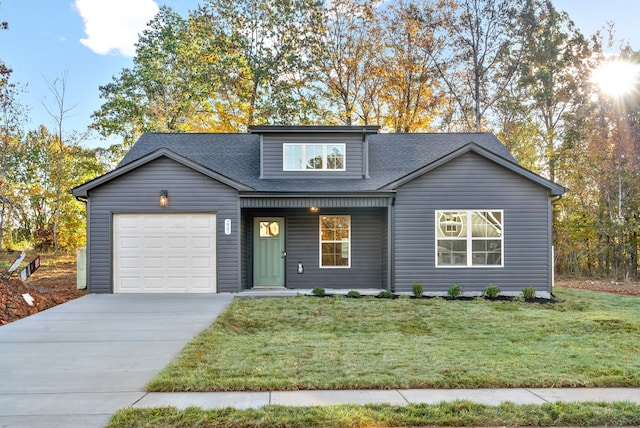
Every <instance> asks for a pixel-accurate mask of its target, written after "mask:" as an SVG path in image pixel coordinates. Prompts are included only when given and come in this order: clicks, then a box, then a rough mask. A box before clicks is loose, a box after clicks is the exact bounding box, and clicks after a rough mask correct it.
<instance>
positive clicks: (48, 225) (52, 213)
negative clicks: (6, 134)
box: [10, 126, 105, 250]
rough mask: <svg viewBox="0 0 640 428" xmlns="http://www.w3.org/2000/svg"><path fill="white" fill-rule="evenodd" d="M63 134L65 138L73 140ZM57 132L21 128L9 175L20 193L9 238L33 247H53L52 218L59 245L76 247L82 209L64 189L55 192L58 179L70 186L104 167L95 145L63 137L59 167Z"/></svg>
mask: <svg viewBox="0 0 640 428" xmlns="http://www.w3.org/2000/svg"><path fill="white" fill-rule="evenodd" d="M74 139H75V138H74V137H73V136H72V137H69V138H67V139H66V140H65V141H73V140H74ZM59 141H60V140H59V138H58V135H57V134H56V133H52V132H50V131H49V130H48V129H47V128H46V127H45V126H40V127H39V128H38V129H36V130H34V131H30V132H29V133H27V135H26V137H25V139H24V144H23V145H22V146H21V150H20V153H19V155H18V156H19V162H17V164H16V168H14V169H12V171H11V174H10V179H11V181H12V182H13V183H14V185H15V187H16V189H17V192H19V194H20V195H21V197H20V199H19V200H18V201H16V203H15V204H14V209H13V211H12V221H13V230H12V234H11V235H12V236H11V238H12V241H13V242H29V243H31V245H33V247H34V248H36V249H38V250H50V249H54V248H55V242H54V233H55V229H56V227H55V225H56V221H57V222H58V223H57V228H58V232H57V234H56V238H57V240H58V248H59V250H69V249H73V248H77V247H79V246H81V245H83V244H84V241H85V236H86V235H85V233H86V230H85V226H84V220H85V210H84V207H83V206H82V205H81V204H80V203H79V202H78V201H76V200H75V199H74V198H73V196H72V195H71V194H70V193H68V192H63V193H62V194H61V195H58V185H59V184H58V183H61V185H62V187H63V188H65V189H70V188H72V187H74V186H77V185H79V184H81V183H83V182H85V181H88V180H90V179H92V178H94V177H95V176H97V175H99V174H102V173H104V172H105V170H104V168H103V167H102V165H101V164H100V162H99V160H98V159H97V156H96V153H95V150H91V149H87V148H83V147H81V146H80V145H79V144H77V143H71V144H69V145H68V144H67V143H66V142H63V150H62V153H63V158H62V167H60V164H59V163H58V160H59V158H60V155H59V153H60V146H59V144H60V143H59Z"/></svg>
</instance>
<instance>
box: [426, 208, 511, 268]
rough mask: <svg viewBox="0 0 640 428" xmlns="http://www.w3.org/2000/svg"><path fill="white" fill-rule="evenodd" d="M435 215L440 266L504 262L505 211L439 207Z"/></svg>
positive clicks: (501, 263)
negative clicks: (439, 209) (446, 209)
mask: <svg viewBox="0 0 640 428" xmlns="http://www.w3.org/2000/svg"><path fill="white" fill-rule="evenodd" d="M435 218H436V266H440V267H456V266H457V267H487V266H494V267H501V266H503V257H502V254H503V248H502V239H503V226H502V221H503V212H502V211H500V210H494V211H436V216H435ZM467 225H469V227H467Z"/></svg>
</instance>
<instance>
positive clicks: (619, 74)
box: [591, 60, 640, 97]
mask: <svg viewBox="0 0 640 428" xmlns="http://www.w3.org/2000/svg"><path fill="white" fill-rule="evenodd" d="M639 78H640V65H639V64H632V63H630V62H626V61H619V60H617V61H609V62H605V63H604V64H602V65H601V66H600V67H598V68H596V69H595V70H593V73H592V74H591V81H592V82H593V83H595V84H596V85H598V86H599V87H600V89H601V90H602V91H604V92H605V93H607V94H608V95H611V96H614V97H622V96H624V95H627V94H628V93H630V92H632V91H633V90H634V89H635V88H636V87H637V86H638V79H639Z"/></svg>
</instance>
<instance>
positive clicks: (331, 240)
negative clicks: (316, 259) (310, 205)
mask: <svg viewBox="0 0 640 428" xmlns="http://www.w3.org/2000/svg"><path fill="white" fill-rule="evenodd" d="M320 267H321V268H348V267H351V216H348V215H322V216H320Z"/></svg>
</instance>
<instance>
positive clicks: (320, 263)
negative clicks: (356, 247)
mask: <svg viewBox="0 0 640 428" xmlns="http://www.w3.org/2000/svg"><path fill="white" fill-rule="evenodd" d="M322 217H347V218H348V219H349V239H348V240H347V241H346V242H347V243H348V244H349V264H348V265H347V266H323V265H322V244H323V243H329V244H333V243H344V242H345V241H344V240H328V241H323V240H322ZM318 232H319V233H318V237H319V241H320V246H319V248H318V253H319V254H318V256H319V258H318V266H319V267H320V269H350V268H351V216H350V215H340V214H332V215H321V216H319V217H318Z"/></svg>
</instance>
